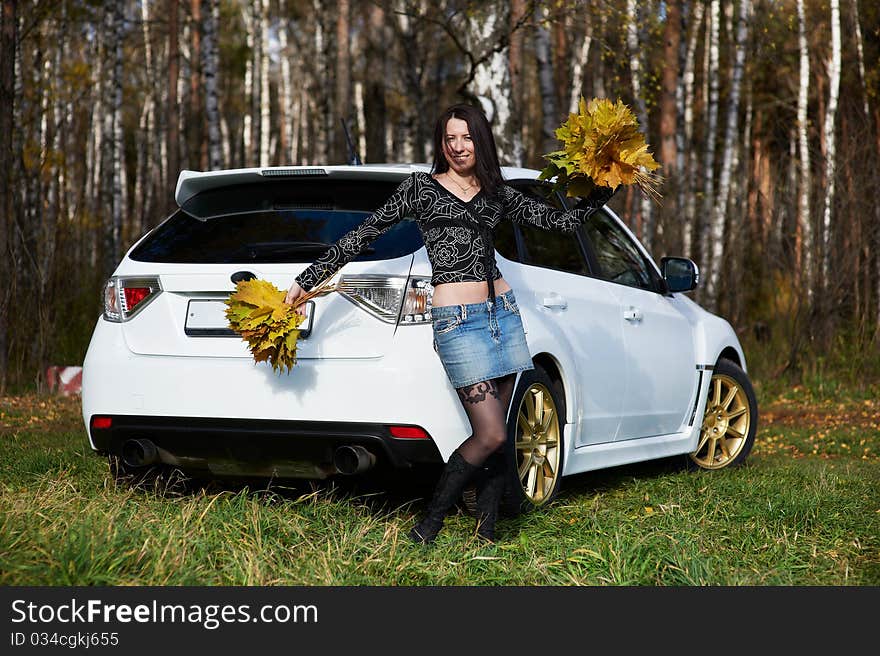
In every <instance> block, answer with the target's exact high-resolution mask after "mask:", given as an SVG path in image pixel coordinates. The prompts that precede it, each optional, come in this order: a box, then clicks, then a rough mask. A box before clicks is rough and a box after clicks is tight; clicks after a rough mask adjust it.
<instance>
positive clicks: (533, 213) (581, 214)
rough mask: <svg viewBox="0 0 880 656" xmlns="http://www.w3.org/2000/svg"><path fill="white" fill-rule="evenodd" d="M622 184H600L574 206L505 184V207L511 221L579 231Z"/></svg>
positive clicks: (566, 230) (551, 228)
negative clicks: (562, 206)
mask: <svg viewBox="0 0 880 656" xmlns="http://www.w3.org/2000/svg"><path fill="white" fill-rule="evenodd" d="M619 188H620V187H619V186H618V187H615V188H614V189H611V188H610V187H596V188H595V189H593V191H592V192H591V193H590V195H589V196H587V197H586V198H584V199H581V200H580V201H579V202H578V204H577V207H576V208H575V209H573V210H568V211H565V210H558V209H556V208H555V207H553V206H552V205H550V204H549V203H546V202H542V201H540V200H537V199H535V198H530V197H528V196H526V195H525V194H523V193H522V192H520V191H517V190H516V189H514V188H513V187H511V186H510V185H507V184H505V185H502V187H501V192H500V193H501V197H502V199H503V201H504V209H505V211H506V212H507V216H508V217H510V220H511V221H516V222H517V223H526V224H528V225H533V226H536V227H538V228H542V229H544V230H557V231H560V232H575V231H576V230H577V229H578V228H579V227H580V225H581V223H583V222H584V221H586V220H587V218H588V217H589V216H590V215H591V214H593V213H594V212H595V211H596V210H599V209H601V208H602V206H603V205H605V203H607V202H608V201H609V200H610V199H611V197H612V196H613V195H614V194H615V192H616V191H617V190H618V189H619Z"/></svg>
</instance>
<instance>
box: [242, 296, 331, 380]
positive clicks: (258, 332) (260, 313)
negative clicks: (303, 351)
mask: <svg viewBox="0 0 880 656" xmlns="http://www.w3.org/2000/svg"><path fill="white" fill-rule="evenodd" d="M336 289H337V286H336V285H335V284H334V285H331V284H330V283H329V282H324V283H321V284H320V285H318V286H316V287H315V288H314V289H312V290H311V291H310V292H307V293H306V294H304V295H303V296H300V297H299V298H298V299H297V303H296V305H288V304H287V303H285V302H284V297H285V296H286V295H287V293H286V292H284V291H282V290H280V289H278V288H277V287H276V286H275V285H273V284H272V283H271V282H269V281H267V280H259V279H254V280H245V281H241V282H239V283H237V284H236V285H235V291H234V292H233V293H232V294H230V295H229V298H228V299H227V300H226V319H227V320H228V321H229V327H230V328H232V330H234V331H235V332H237V333H238V334H239V335H241V338H242V339H243V340H244V341H245V342H247V345H248V348H249V349H250V351H251V354H252V355H253V356H254V362H268V363H269V364H271V365H272V370H273V371H275V372H278V373H280V372H281V370H282V369H287V373H290V370H291V369H292V368H293V366H294V365H295V364H296V346H297V340H298V339H299V334H300V330H299V327H300V325H301V324H302V322H303V321H304V320H305V317H304V316H302V315H300V314H299V313H298V312H297V311H296V308H297V307H299V306H300V305H302V304H303V303H305V302H306V301H308V300H309V299H311V298H314V297H316V296H322V295H324V294H329V293H330V292H332V291H335V290H336Z"/></svg>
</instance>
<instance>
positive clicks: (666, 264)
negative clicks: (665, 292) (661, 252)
mask: <svg viewBox="0 0 880 656" xmlns="http://www.w3.org/2000/svg"><path fill="white" fill-rule="evenodd" d="M660 271H661V272H662V273H663V280H665V281H666V286H667V287H668V288H669V291H670V292H689V291H691V290H692V289H696V288H697V283H699V282H700V269H699V268H698V267H697V265H696V264H695V263H694V262H693V260H689V259H687V258H686V257H663V258H661V259H660Z"/></svg>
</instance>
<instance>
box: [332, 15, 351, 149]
mask: <svg viewBox="0 0 880 656" xmlns="http://www.w3.org/2000/svg"><path fill="white" fill-rule="evenodd" d="M336 11H337V14H336V76H335V77H336V93H335V99H334V102H333V105H334V107H335V111H334V112H333V114H334V115H335V117H336V120H335V121H334V125H333V134H334V139H333V144H334V152H333V159H334V161H335V162H338V163H340V164H351V163H353V162H352V158H351V157H350V155H349V152H348V143H347V141H346V139H345V133H344V131H343V130H342V123H343V122H344V123H345V125H346V127H347V128H348V129H349V130H351V127H350V125H349V119H350V117H351V92H350V84H351V52H350V50H349V42H348V34H349V12H350V6H349V2H348V0H338V2H337V3H336Z"/></svg>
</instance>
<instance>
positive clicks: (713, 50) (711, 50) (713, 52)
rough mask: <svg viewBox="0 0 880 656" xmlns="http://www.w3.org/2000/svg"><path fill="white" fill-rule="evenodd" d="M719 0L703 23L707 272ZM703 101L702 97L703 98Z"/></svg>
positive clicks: (704, 252) (703, 251) (702, 243)
mask: <svg viewBox="0 0 880 656" xmlns="http://www.w3.org/2000/svg"><path fill="white" fill-rule="evenodd" d="M719 4H720V3H719V0H711V5H710V8H709V16H708V17H707V23H706V48H707V55H708V56H707V59H706V69H705V70H704V73H703V74H704V80H706V81H707V82H708V87H709V89H708V93H709V96H708V99H707V100H706V101H705V106H706V109H705V114H706V128H705V130H706V131H705V151H704V153H703V156H704V160H703V175H704V176H705V180H704V181H703V213H702V216H701V217H700V257H701V258H702V260H703V262H702V264H703V267H704V268H705V270H706V271H707V272H708V270H709V269H710V268H711V266H712V264H713V263H712V261H711V260H710V259H709V251H710V244H709V236H710V234H711V226H710V224H709V219H710V217H711V216H712V207H713V206H714V203H715V175H714V171H715V138H716V134H715V133H716V130H717V126H718V26H719V19H720V16H719ZM704 99H706V97H705V96H704Z"/></svg>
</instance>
